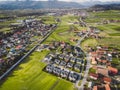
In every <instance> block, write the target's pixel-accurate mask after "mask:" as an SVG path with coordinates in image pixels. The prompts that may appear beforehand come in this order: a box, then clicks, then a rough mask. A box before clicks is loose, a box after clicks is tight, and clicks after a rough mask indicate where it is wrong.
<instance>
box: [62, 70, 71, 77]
mask: <svg viewBox="0 0 120 90" xmlns="http://www.w3.org/2000/svg"><path fill="white" fill-rule="evenodd" d="M68 74H69V70H67V69H66V70H65V69H63V70H61V77H63V78H67V77H68Z"/></svg>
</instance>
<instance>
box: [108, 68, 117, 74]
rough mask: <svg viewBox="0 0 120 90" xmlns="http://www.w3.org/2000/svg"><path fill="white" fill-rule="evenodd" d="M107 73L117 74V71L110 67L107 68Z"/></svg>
mask: <svg viewBox="0 0 120 90" xmlns="http://www.w3.org/2000/svg"><path fill="white" fill-rule="evenodd" d="M108 71H109V72H110V73H112V74H117V73H118V69H116V68H113V67H111V66H108Z"/></svg>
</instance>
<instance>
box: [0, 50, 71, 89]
mask: <svg viewBox="0 0 120 90" xmlns="http://www.w3.org/2000/svg"><path fill="white" fill-rule="evenodd" d="M48 52H49V51H43V52H34V53H32V55H31V56H30V57H28V58H27V59H26V60H25V61H24V62H22V63H21V64H20V65H19V66H18V67H17V68H16V69H15V70H14V71H13V73H11V74H10V75H9V76H8V78H7V79H6V80H5V81H4V82H3V84H2V85H0V90H73V84H72V83H71V82H68V81H67V80H63V79H59V78H57V77H56V76H53V75H52V74H49V73H46V72H44V71H43V68H44V67H45V65H46V64H45V63H43V62H41V60H42V59H43V58H44V56H45V55H46V54H47V53H48Z"/></svg>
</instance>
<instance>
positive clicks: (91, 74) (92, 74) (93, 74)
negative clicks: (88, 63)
mask: <svg viewBox="0 0 120 90" xmlns="http://www.w3.org/2000/svg"><path fill="white" fill-rule="evenodd" d="M90 76H93V77H96V78H98V74H95V73H90Z"/></svg>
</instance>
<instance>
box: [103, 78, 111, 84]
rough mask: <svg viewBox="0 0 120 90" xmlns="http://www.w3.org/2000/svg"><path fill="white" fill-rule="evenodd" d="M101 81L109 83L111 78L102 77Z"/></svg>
mask: <svg viewBox="0 0 120 90" xmlns="http://www.w3.org/2000/svg"><path fill="white" fill-rule="evenodd" d="M103 81H104V82H105V83H107V84H110V83H111V81H112V80H111V78H109V77H103Z"/></svg>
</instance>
